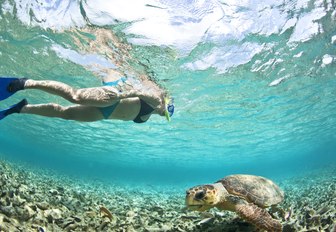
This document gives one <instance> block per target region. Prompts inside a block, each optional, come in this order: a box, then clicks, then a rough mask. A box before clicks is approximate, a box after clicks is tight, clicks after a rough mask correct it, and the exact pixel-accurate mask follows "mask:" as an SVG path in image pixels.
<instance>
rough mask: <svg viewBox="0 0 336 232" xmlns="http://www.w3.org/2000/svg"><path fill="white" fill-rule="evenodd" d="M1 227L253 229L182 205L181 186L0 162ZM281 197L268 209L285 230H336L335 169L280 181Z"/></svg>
mask: <svg viewBox="0 0 336 232" xmlns="http://www.w3.org/2000/svg"><path fill="white" fill-rule="evenodd" d="M0 173H1V176H0V194H1V198H0V231H6V232H7V231H8V232H15V231H24V232H29V231H38V232H43V231H196V232H197V231H200V232H201V231H202V232H203V231H232V232H234V231H251V232H253V231H257V230H256V228H254V226H252V225H250V224H248V223H246V222H244V221H243V220H242V219H240V218H238V217H237V215H236V214H234V213H231V212H220V211H217V210H212V211H210V212H206V213H197V212H189V211H186V210H185V209H184V190H182V189H181V192H175V193H174V192H172V191H169V192H166V191H164V190H158V189H156V190H154V188H151V187H150V186H148V189H146V190H145V189H144V190H143V191H142V190H139V189H136V188H126V187H121V186H117V185H110V186H106V185H104V184H102V183H99V182H97V181H95V182H93V181H92V183H79V181H78V180H76V179H70V178H66V177H60V176H55V175H53V174H50V173H48V172H46V171H37V172H35V171H34V172H32V171H27V169H26V168H24V167H21V166H18V165H16V164H15V165H14V164H9V163H8V162H4V161H1V162H0ZM278 184H279V185H280V186H281V187H282V188H283V189H284V191H285V194H286V198H285V201H284V202H283V203H282V204H280V205H279V207H277V208H274V209H272V210H270V212H271V213H272V215H273V216H274V217H275V218H277V219H278V220H280V221H281V222H282V224H283V231H286V232H289V231H331V232H334V231H335V230H336V226H335V223H336V221H335V220H336V216H335V213H336V171H335V170H333V171H331V172H323V173H315V174H311V175H309V176H302V177H295V178H291V179H288V180H285V181H282V182H280V183H278Z"/></svg>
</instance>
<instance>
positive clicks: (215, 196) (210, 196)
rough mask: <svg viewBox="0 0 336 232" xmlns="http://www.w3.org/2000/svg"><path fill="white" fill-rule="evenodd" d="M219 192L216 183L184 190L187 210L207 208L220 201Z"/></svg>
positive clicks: (203, 209)
mask: <svg viewBox="0 0 336 232" xmlns="http://www.w3.org/2000/svg"><path fill="white" fill-rule="evenodd" d="M220 194H221V191H219V189H218V187H217V184H206V185H198V186H195V187H193V188H190V189H188V190H187V192H186V201H185V202H186V206H187V208H188V209H189V210H196V211H205V210H208V209H210V208H213V207H215V206H216V205H217V204H218V203H219V202H220V199H221V196H220Z"/></svg>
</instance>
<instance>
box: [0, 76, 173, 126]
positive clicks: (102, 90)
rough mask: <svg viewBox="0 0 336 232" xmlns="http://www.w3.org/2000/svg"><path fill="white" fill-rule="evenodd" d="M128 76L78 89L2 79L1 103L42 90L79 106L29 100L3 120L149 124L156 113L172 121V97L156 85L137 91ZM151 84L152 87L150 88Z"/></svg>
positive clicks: (4, 113)
mask: <svg viewBox="0 0 336 232" xmlns="http://www.w3.org/2000/svg"><path fill="white" fill-rule="evenodd" d="M128 82H130V81H129V80H128V79H126V78H125V77H120V76H119V77H117V78H112V80H111V79H110V80H107V81H106V80H103V86H101V87H94V88H83V89H75V88H73V87H71V86H69V85H67V84H64V83H62V82H57V81H51V80H45V81H38V80H32V79H27V78H14V77H0V101H1V100H4V99H6V98H8V97H10V96H11V95H13V94H14V93H16V92H17V91H20V90H26V89H38V90H42V91H45V92H48V93H51V94H54V95H58V96H61V97H63V98H64V99H66V100H68V101H70V102H72V103H75V105H71V106H61V105H58V104H55V103H49V104H34V105H32V104H28V102H27V100H26V99H23V100H22V101H20V102H19V103H17V104H15V105H13V106H11V107H9V108H8V109H5V110H2V111H0V120H1V119H3V118H5V117H6V116H8V115H11V114H13V113H22V114H36V115H41V116H46V117H57V118H63V119H67V120H76V121H82V122H92V121H98V120H102V119H118V120H124V121H131V120H132V121H134V122H135V123H143V122H146V121H147V120H148V119H149V118H150V116H151V115H152V114H158V115H160V116H165V117H166V118H167V120H168V121H170V117H171V116H172V115H173V113H174V104H173V100H172V98H168V96H167V93H166V92H165V91H163V90H162V89H161V88H159V87H157V86H155V85H153V84H152V83H149V81H148V83H142V84H143V85H144V86H146V87H148V88H146V91H144V90H141V89H139V88H134V86H132V84H130V83H128ZM146 84H148V85H146Z"/></svg>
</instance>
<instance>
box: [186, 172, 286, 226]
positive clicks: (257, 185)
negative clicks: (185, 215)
mask: <svg viewBox="0 0 336 232" xmlns="http://www.w3.org/2000/svg"><path fill="white" fill-rule="evenodd" d="M283 199H284V193H283V191H282V190H281V189H280V188H279V187H278V186H277V185H276V184H274V183H273V182H272V181H271V180H268V179H266V178H264V177H261V176H253V175H231V176H226V177H224V178H223V179H221V180H219V181H217V182H216V183H214V184H206V185H199V186H195V187H193V188H190V189H189V190H187V192H186V205H187V208H188V209H190V210H196V211H204V210H208V209H210V208H213V207H217V208H218V209H221V210H229V211H233V212H236V213H238V214H239V216H241V217H242V218H244V219H245V220H246V221H248V222H250V223H252V224H254V225H255V226H256V227H258V228H259V229H263V230H267V231H272V232H273V231H274V232H278V231H281V230H282V226H281V224H280V222H278V221H277V220H275V219H273V218H272V216H271V215H270V214H269V213H268V212H267V211H266V210H265V209H264V208H266V207H269V206H271V205H275V204H278V203H280V202H281V201H283Z"/></svg>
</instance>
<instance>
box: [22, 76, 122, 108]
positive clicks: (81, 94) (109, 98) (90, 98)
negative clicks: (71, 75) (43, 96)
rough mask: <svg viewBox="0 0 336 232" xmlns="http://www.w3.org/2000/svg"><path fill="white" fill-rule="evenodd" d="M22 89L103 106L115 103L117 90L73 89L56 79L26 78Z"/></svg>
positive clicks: (103, 88) (74, 101) (100, 88)
mask: <svg viewBox="0 0 336 232" xmlns="http://www.w3.org/2000/svg"><path fill="white" fill-rule="evenodd" d="M24 89H39V90H42V91H45V92H48V93H51V94H55V95H58V96H61V97H63V98H64V99H66V100H68V101H70V102H72V103H76V104H81V105H87V106H96V107H105V106H110V105H112V104H114V103H116V102H117V101H118V100H119V98H118V94H119V93H118V90H117V89H115V88H112V87H96V88H84V89H75V88H73V87H71V86H69V85H67V84H64V83H62V82H58V81H35V80H31V79H28V80H27V81H26V82H25V83H24Z"/></svg>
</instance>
